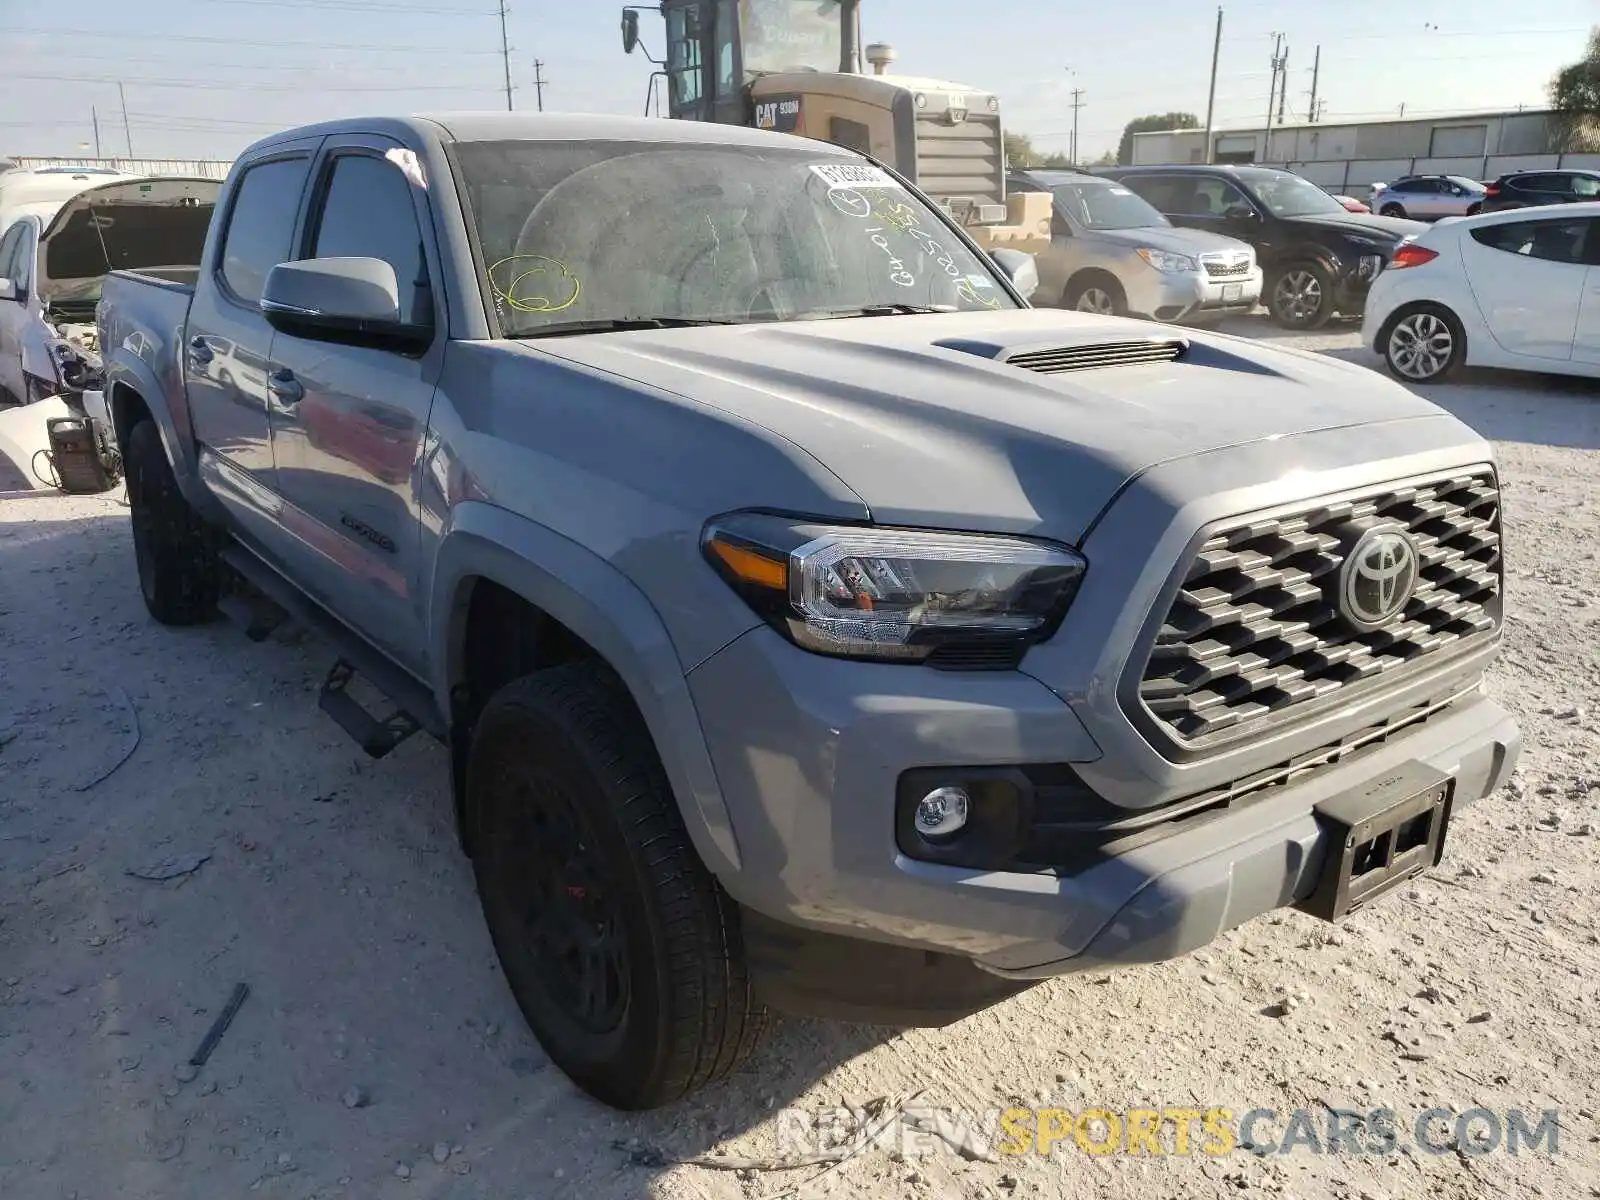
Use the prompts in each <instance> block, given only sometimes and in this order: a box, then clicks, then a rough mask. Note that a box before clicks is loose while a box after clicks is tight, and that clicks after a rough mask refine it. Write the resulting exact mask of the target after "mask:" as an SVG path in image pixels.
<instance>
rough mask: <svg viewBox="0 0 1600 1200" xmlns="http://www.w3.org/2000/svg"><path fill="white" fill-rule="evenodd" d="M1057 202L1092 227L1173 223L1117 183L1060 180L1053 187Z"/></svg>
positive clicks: (1129, 226)
mask: <svg viewBox="0 0 1600 1200" xmlns="http://www.w3.org/2000/svg"><path fill="white" fill-rule="evenodd" d="M1050 190H1051V191H1052V192H1054V193H1055V197H1056V203H1057V204H1059V205H1061V207H1062V208H1064V209H1066V211H1067V215H1068V216H1070V217H1071V218H1072V219H1073V220H1074V221H1076V222H1077V223H1078V224H1080V225H1082V226H1084V227H1085V228H1088V229H1148V228H1149V227H1150V226H1152V225H1171V224H1172V222H1171V221H1169V220H1167V219H1166V217H1164V216H1162V215H1161V214H1160V213H1159V212H1157V211H1156V209H1155V208H1154V206H1152V205H1151V204H1150V202H1149V201H1147V200H1145V199H1144V198H1143V197H1140V196H1137V195H1135V194H1134V193H1133V192H1131V191H1129V190H1128V189H1127V188H1125V187H1123V186H1121V185H1120V184H1114V183H1057V184H1052V185H1051V186H1050Z"/></svg>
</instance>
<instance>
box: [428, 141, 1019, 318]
mask: <svg viewBox="0 0 1600 1200" xmlns="http://www.w3.org/2000/svg"><path fill="white" fill-rule="evenodd" d="M830 149H831V148H824V147H821V146H819V147H818V148H817V149H815V150H811V149H790V148H787V147H785V148H778V149H773V148H766V147H764V148H761V149H756V148H754V147H751V146H748V145H739V146H719V145H697V144H692V143H690V144H684V143H672V144H663V143H661V142H589V141H585V142H530V141H508V142H461V143H457V144H456V146H455V155H456V160H457V162H458V164H459V169H460V174H461V181H462V184H463V186H464V189H465V192H466V195H467V198H468V202H469V204H470V208H471V220H472V223H473V237H474V239H475V240H476V241H477V243H478V246H479V248H480V250H481V252H482V257H483V265H484V269H485V270H486V272H487V274H488V282H489V288H490V292H491V294H492V295H493V297H494V304H495V309H496V311H497V312H498V314H499V317H500V324H501V327H502V329H503V330H504V331H505V334H506V336H508V337H523V336H529V335H536V334H538V333H539V332H540V330H541V329H547V328H552V327H554V326H558V325H560V326H568V327H570V326H571V325H572V323H573V322H616V321H641V320H661V321H669V322H670V321H727V322H734V323H741V324H742V323H745V322H750V321H773V320H789V319H797V318H806V317H823V316H846V315H856V314H855V312H854V310H861V309H870V308H875V307H883V306H896V308H902V307H904V306H915V307H917V308H923V307H926V308H930V309H936V310H949V311H956V310H965V311H978V310H982V309H996V308H1016V307H1017V304H1016V302H1015V301H1014V300H1013V299H1012V298H1011V296H1010V294H1009V293H1008V292H1007V291H1005V289H1004V287H1003V285H1002V284H1001V283H1000V282H999V281H998V279H997V277H996V275H995V273H994V270H993V268H992V267H991V266H990V265H989V263H988V262H987V260H986V259H984V258H982V257H980V256H979V255H976V254H974V253H972V252H971V251H969V250H967V249H966V248H965V247H964V246H963V245H962V244H961V243H960V242H959V241H958V240H957V239H956V237H955V235H954V234H953V233H952V232H951V231H950V229H949V228H948V227H947V226H945V224H944V223H943V222H942V221H941V220H940V218H939V216H938V214H937V213H935V212H934V211H933V210H931V209H930V208H929V207H928V206H927V204H925V203H924V202H923V201H922V200H920V199H918V198H917V197H916V196H915V195H913V194H912V193H911V192H909V191H907V190H906V189H905V188H903V187H901V186H900V185H899V184H898V183H896V182H894V180H893V179H892V177H891V176H889V175H888V174H887V173H885V172H884V171H882V170H880V169H879V168H877V167H874V166H872V165H870V164H869V163H866V162H865V161H863V160H861V159H859V158H854V157H846V156H843V155H840V154H838V153H837V152H830Z"/></svg>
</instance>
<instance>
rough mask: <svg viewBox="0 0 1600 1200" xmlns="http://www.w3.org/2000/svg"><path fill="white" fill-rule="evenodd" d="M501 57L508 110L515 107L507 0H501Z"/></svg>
mask: <svg viewBox="0 0 1600 1200" xmlns="http://www.w3.org/2000/svg"><path fill="white" fill-rule="evenodd" d="M500 58H501V61H502V62H504V63H505V68H506V111H507V112H510V111H511V110H512V108H513V107H515V106H514V105H513V104H512V102H511V39H510V38H509V37H508V36H507V34H506V0H500Z"/></svg>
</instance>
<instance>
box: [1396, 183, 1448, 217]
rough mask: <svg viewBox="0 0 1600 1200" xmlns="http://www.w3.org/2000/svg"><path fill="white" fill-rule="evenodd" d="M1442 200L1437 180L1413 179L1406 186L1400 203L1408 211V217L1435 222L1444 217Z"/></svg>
mask: <svg viewBox="0 0 1600 1200" xmlns="http://www.w3.org/2000/svg"><path fill="white" fill-rule="evenodd" d="M1440 199H1441V197H1440V195H1439V181H1438V180H1437V179H1413V180H1411V181H1410V182H1409V183H1407V184H1406V188H1405V192H1404V193H1403V194H1402V195H1401V197H1400V203H1401V205H1402V206H1403V207H1404V208H1405V210H1406V216H1408V217H1414V218H1416V219H1418V220H1423V221H1434V220H1437V219H1438V218H1439V217H1442V216H1444V209H1443V208H1442V207H1441V206H1440V203H1439V202H1440Z"/></svg>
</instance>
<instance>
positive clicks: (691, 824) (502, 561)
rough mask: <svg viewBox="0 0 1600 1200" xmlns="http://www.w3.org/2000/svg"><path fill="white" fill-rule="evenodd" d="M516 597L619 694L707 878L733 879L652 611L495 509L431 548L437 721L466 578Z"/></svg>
mask: <svg viewBox="0 0 1600 1200" xmlns="http://www.w3.org/2000/svg"><path fill="white" fill-rule="evenodd" d="M475 577H476V578H482V579H487V580H490V581H492V582H494V583H497V584H499V585H500V586H501V587H503V588H506V589H507V590H508V591H511V592H514V593H516V594H517V595H519V596H521V597H522V598H523V599H524V600H526V601H528V602H529V603H530V604H533V605H536V606H538V607H539V608H540V609H542V610H543V611H544V612H546V613H548V614H549V615H550V616H552V617H554V618H555V619H556V620H558V621H560V622H561V623H562V624H563V625H565V626H566V627H567V628H568V629H570V630H572V632H573V633H575V634H577V635H578V636H579V637H581V638H582V639H583V640H584V641H586V642H587V643H588V644H589V645H591V646H593V647H594V648H595V650H597V651H598V652H599V653H600V654H601V655H602V656H603V657H604V658H605V659H606V661H607V662H609V663H610V664H611V666H612V668H613V669H614V670H615V671H616V672H617V674H618V675H619V676H621V678H622V680H623V682H624V683H625V684H626V685H627V688H628V691H629V693H630V694H631V695H632V696H633V699H634V703H635V704H637V705H638V708H639V711H640V713H641V714H642V715H643V717H644V721H645V725H646V726H647V727H648V728H649V730H650V735H651V737H652V738H653V739H654V741H655V746H656V750H657V752H658V753H659V754H660V756H661V761H662V765H663V766H664V767H665V769H666V773H667V778H668V780H669V781H670V782H671V784H672V790H673V793H674V794H675V795H676V796H677V798H678V805H679V808H680V810H681V811H682V814H683V820H684V824H685V825H686V826H687V828H688V830H689V835H690V837H691V838H692V839H693V840H694V844H695V848H696V849H697V850H698V851H699V853H700V856H701V859H702V860H703V861H704V862H705V864H706V866H707V867H709V868H710V869H711V871H712V872H713V873H714V874H717V875H727V874H731V873H733V872H736V871H738V869H739V862H740V860H739V848H738V843H737V841H736V840H735V838H734V833H733V824H732V821H731V820H730V819H729V816H728V809H727V805H726V803H725V802H724V800H723V796H722V789H721V787H720V785H719V784H718V782H717V776H716V770H715V768H714V767H713V766H712V763H711V755H710V753H709V751H708V750H707V748H706V741H705V735H704V733H703V732H702V730H701V728H700V718H699V715H698V714H697V713H696V711H695V707H694V701H693V699H692V697H691V696H690V693H689V686H688V683H687V681H686V680H685V679H684V667H683V664H682V662H681V661H680V660H679V658H678V654H677V651H676V649H675V648H674V647H673V644H672V640H671V638H670V637H669V636H668V634H667V627H666V625H665V624H664V623H663V622H662V620H661V617H660V615H659V614H658V613H657V612H656V610H655V607H654V606H653V605H652V604H651V603H650V601H649V600H648V599H646V597H645V595H644V593H643V592H641V591H640V590H639V589H638V588H637V587H636V586H635V585H634V583H633V581H632V580H630V579H629V578H628V577H627V576H625V575H623V574H622V572H620V571H618V570H617V569H616V568H615V567H613V566H612V565H611V564H610V563H608V562H607V561H606V560H605V559H603V558H601V557H599V556H598V555H596V554H594V553H593V552H591V551H589V550H587V549H585V548H584V547H583V546H580V545H579V544H578V543H576V542H574V541H572V540H570V539H568V538H565V537H563V536H561V535H560V534H558V533H556V532H554V531H553V530H551V529H548V528H546V527H545V526H542V525H538V524H536V523H534V522H532V521H529V520H527V519H526V518H524V517H520V516H518V515H517V514H515V513H512V512H509V511H507V510H506V509H503V508H497V507H495V506H494V505H490V504H484V503H481V502H478V501H467V502H464V503H461V504H458V505H457V506H456V507H455V508H454V509H453V510H452V512H451V523H450V528H449V529H448V530H447V531H446V533H445V534H444V537H443V540H442V541H441V543H440V546H439V550H438V556H437V559H436V563H435V569H434V577H433V588H432V591H431V593H430V596H429V605H430V607H429V614H430V620H429V628H430V631H431V632H430V638H431V641H432V645H431V650H432V656H431V661H432V662H433V664H434V666H433V680H432V686H433V688H434V692H435V695H436V697H437V699H438V703H439V706H440V711H441V712H446V713H448V712H450V711H451V704H450V695H451V692H452V689H453V688H454V686H455V684H456V683H457V682H458V681H459V677H460V672H461V670H462V659H463V657H464V656H463V646H464V645H465V637H466V617H467V610H468V604H467V600H468V597H469V596H470V594H471V580H472V579H473V578H475Z"/></svg>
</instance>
